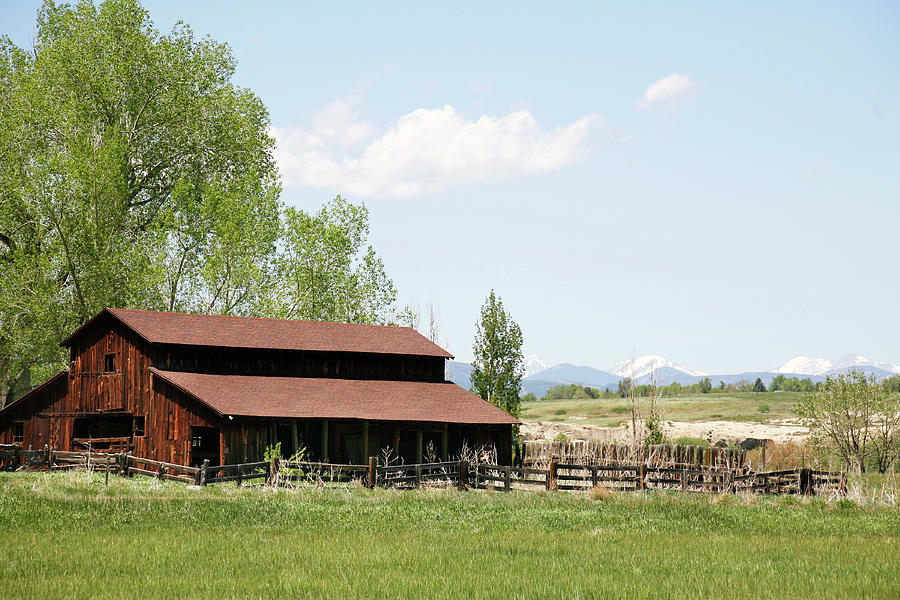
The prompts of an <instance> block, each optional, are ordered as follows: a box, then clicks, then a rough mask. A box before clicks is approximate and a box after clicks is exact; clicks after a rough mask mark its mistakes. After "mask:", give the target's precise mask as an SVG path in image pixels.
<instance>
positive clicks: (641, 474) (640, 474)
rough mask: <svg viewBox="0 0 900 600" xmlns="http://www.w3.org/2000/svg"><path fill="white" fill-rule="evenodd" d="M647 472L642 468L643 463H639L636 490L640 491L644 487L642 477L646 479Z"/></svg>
mask: <svg viewBox="0 0 900 600" xmlns="http://www.w3.org/2000/svg"><path fill="white" fill-rule="evenodd" d="M646 475H647V471H646V469H645V467H644V463H641V466H640V467H639V468H638V489H639V490H642V489H644V487H645V483H644V477H646Z"/></svg>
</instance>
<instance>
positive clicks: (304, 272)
mask: <svg viewBox="0 0 900 600" xmlns="http://www.w3.org/2000/svg"><path fill="white" fill-rule="evenodd" d="M283 221H284V224H283V227H284V229H283V237H282V240H281V249H280V251H279V254H278V256H277V258H276V260H275V270H276V282H277V283H276V293H275V294H274V296H273V298H272V306H271V308H270V309H269V312H271V313H272V314H274V315H275V316H278V317H280V318H285V319H309V320H315V321H337V322H347V323H369V324H394V323H395V321H396V320H397V315H396V313H395V311H394V310H393V305H394V302H395V301H396V299H397V290H396V288H395V287H394V283H393V282H392V281H391V279H390V278H389V277H388V276H387V274H386V273H385V269H384V263H383V262H382V260H381V258H379V257H378V255H377V254H376V253H375V249H374V248H373V247H372V246H371V244H369V243H368V235H369V211H368V209H367V208H366V207H365V206H364V205H355V204H352V203H350V202H348V201H347V200H345V199H344V198H342V197H341V196H337V197H336V198H335V199H334V200H332V201H331V202H329V203H328V204H326V205H325V206H324V207H322V209H321V210H320V211H319V212H318V213H317V214H315V215H309V214H306V213H305V212H303V211H300V210H296V209H294V208H291V207H288V208H286V209H285V210H284V215H283Z"/></svg>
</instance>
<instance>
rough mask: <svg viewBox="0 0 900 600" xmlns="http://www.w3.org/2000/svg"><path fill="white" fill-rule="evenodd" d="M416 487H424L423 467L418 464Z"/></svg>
mask: <svg viewBox="0 0 900 600" xmlns="http://www.w3.org/2000/svg"><path fill="white" fill-rule="evenodd" d="M416 487H422V465H421V464H419V463H416Z"/></svg>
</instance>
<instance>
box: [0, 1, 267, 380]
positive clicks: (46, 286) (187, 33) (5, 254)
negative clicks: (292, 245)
mask: <svg viewBox="0 0 900 600" xmlns="http://www.w3.org/2000/svg"><path fill="white" fill-rule="evenodd" d="M234 67H235V62H234V59H233V58H232V56H231V52H230V50H229V49H228V47H227V46H226V45H224V44H221V43H217V42H215V41H213V40H211V39H208V38H207V39H195V37H194V34H193V33H192V32H191V30H190V29H189V28H188V27H187V26H184V25H181V24H179V25H177V26H176V27H175V28H174V29H173V30H172V31H171V32H170V33H168V34H165V35H163V34H160V33H159V32H158V31H157V30H156V29H154V28H153V26H152V23H151V21H150V17H149V15H148V13H147V11H146V10H144V9H143V8H142V7H141V6H140V5H139V4H138V3H137V2H135V1H134V0H107V1H105V2H103V3H101V4H99V5H97V4H94V3H92V2H89V1H82V2H79V3H77V4H76V5H75V6H69V5H66V4H56V3H55V2H53V1H52V0H47V1H46V2H45V3H44V5H43V7H42V8H41V9H40V11H39V13H38V18H37V29H36V37H35V40H34V47H33V49H32V50H30V51H26V50H24V49H21V48H18V47H16V46H15V45H14V44H13V43H12V42H11V41H10V40H9V39H8V38H6V37H4V38H2V40H0V281H2V284H0V380H4V379H5V380H14V379H16V378H17V377H19V376H20V374H21V373H23V372H26V371H27V369H28V368H29V367H32V368H37V369H38V375H39V376H40V375H46V374H47V373H46V371H48V370H51V369H52V368H54V367H55V366H57V365H59V364H60V362H61V360H62V357H63V354H62V352H61V350H60V349H59V348H58V346H57V344H58V341H59V340H60V339H61V338H62V337H63V335H64V334H65V333H66V332H69V331H71V329H72V328H73V327H74V326H76V325H78V324H79V323H81V322H83V321H84V320H85V319H86V318H88V317H89V316H90V315H92V314H93V313H95V312H96V311H97V310H99V309H100V308H102V307H104V306H110V305H115V306H125V307H128V306H140V307H146V308H168V309H184V310H187V309H204V310H207V311H210V312H238V313H240V312H252V309H251V308H250V307H251V306H252V305H253V303H254V302H255V301H256V300H257V299H258V298H257V296H258V293H259V290H260V289H265V285H264V283H261V280H264V277H261V275H264V273H259V271H260V269H261V267H260V265H265V263H266V260H265V258H266V256H267V254H271V253H272V252H274V250H275V239H276V238H277V232H278V211H277V196H278V176H277V170H276V168H275V163H274V160H273V158H272V150H273V147H274V141H273V139H272V138H271V137H270V136H269V134H268V127H269V118H268V113H267V111H266V109H265V107H264V105H263V104H262V102H261V101H260V100H259V98H257V97H256V96H255V95H253V94H252V93H251V92H249V91H247V90H244V89H241V88H239V87H237V86H235V85H234V84H233V83H232V75H233V73H234ZM42 366H43V367H44V368H43V369H42V368H41V367H42ZM41 371H43V372H41Z"/></svg>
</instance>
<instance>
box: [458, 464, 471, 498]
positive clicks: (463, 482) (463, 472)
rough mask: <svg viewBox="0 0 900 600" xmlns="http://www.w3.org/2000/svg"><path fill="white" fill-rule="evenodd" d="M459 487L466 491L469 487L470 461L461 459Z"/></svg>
mask: <svg viewBox="0 0 900 600" xmlns="http://www.w3.org/2000/svg"><path fill="white" fill-rule="evenodd" d="M457 479H458V481H457V487H459V489H460V490H464V489H466V488H467V487H469V461H467V460H466V459H464V458H461V459H459V472H458V473H457Z"/></svg>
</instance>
